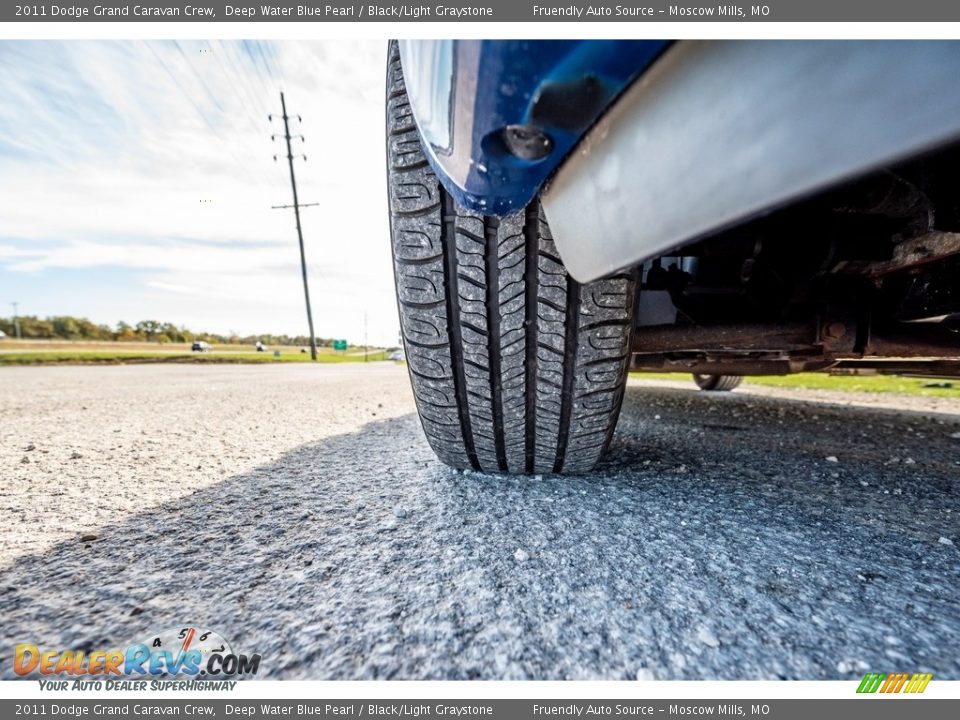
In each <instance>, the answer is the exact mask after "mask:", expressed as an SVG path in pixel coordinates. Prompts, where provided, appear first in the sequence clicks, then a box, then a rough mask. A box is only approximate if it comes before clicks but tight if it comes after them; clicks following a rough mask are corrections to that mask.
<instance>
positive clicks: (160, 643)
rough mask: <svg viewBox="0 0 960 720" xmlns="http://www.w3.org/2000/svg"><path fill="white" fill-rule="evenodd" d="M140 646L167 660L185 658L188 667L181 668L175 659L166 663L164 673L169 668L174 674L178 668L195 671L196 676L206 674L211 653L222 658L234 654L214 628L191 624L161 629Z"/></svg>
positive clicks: (168, 670) (178, 670)
mask: <svg viewBox="0 0 960 720" xmlns="http://www.w3.org/2000/svg"><path fill="white" fill-rule="evenodd" d="M144 645H146V646H147V647H148V648H149V649H150V654H151V655H165V656H166V657H169V658H171V659H172V658H185V659H186V658H189V662H188V663H187V665H188V666H190V668H189V669H187V668H185V667H184V668H181V667H180V666H178V664H177V663H176V661H174V662H173V663H169V664H168V665H167V668H166V669H167V672H171V671H172V674H174V675H175V674H177V673H178V672H180V671H181V670H183V671H185V672H187V673H189V674H193V673H196V672H197V670H199V674H200V675H206V674H207V673H206V668H207V667H208V666H209V665H210V660H211V658H212V656H214V655H219V656H220V657H221V658H224V657H227V656H232V655H233V654H234V652H233V648H232V647H230V643H229V642H227V640H226V638H224V637H223V635H221V634H220V633H218V632H216V631H215V630H208V629H206V628H201V627H193V626H191V627H179V628H172V629H170V630H164V631H163V632H161V633H158V634H156V635H154V636H152V637H148V638H147V639H145V640H144ZM191 670H192V672H191Z"/></svg>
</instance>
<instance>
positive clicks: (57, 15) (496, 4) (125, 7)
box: [0, 0, 960, 23]
mask: <svg viewBox="0 0 960 720" xmlns="http://www.w3.org/2000/svg"><path fill="white" fill-rule="evenodd" d="M0 21H2V22H114V21H115V22H164V21H171V22H271V21H276V22H304V21H311V22H376V21H380V22H493V21H500V22H503V21H507V22H523V21H526V22H590V21H594V22H687V21H690V22H896V23H900V22H911V21H913V22H917V21H924V22H954V21H960V3H958V2H956V1H955V0H758V2H757V4H751V3H741V4H737V5H722V4H716V3H705V2H701V1H697V0H686V1H684V0H680V1H679V2H664V1H663V0H636V1H635V2H629V1H628V2H623V3H609V2H607V3H598V4H591V3H582V2H564V0H478V1H477V2H475V3H465V2H458V1H457V0H450V1H448V2H440V3H438V2H425V3H392V2H383V0H375V1H374V2H365V3H364V2H344V0H331V1H330V2H316V0H300V1H299V2H295V1H293V0H279V1H275V2H252V1H251V0H235V1H233V2H222V0H139V2H138V1H136V0H135V1H134V2H127V1H126V0H104V1H103V2H96V1H95V0H64V1H63V2H52V3H51V2H39V3H32V4H30V3H26V2H24V3H7V2H4V3H3V4H2V7H0Z"/></svg>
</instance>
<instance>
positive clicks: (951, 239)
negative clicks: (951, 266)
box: [832, 230, 960, 280]
mask: <svg viewBox="0 0 960 720" xmlns="http://www.w3.org/2000/svg"><path fill="white" fill-rule="evenodd" d="M958 254H960V233H949V232H940V231H937V230H935V231H933V232H928V233H924V234H923V235H918V236H917V237H914V238H910V239H909V240H904V241H903V242H900V243H898V244H897V245H896V246H895V247H894V248H893V257H891V258H890V259H889V260H872V261H869V262H864V261H856V260H851V261H842V262H839V263H837V265H836V266H835V267H834V268H833V270H832V272H833V273H835V274H844V275H849V274H858V275H860V274H862V275H866V276H868V277H870V278H873V279H875V280H876V279H878V278H882V277H884V276H886V275H889V274H891V273H894V272H898V271H900V270H906V269H908V268H913V267H919V266H921V265H926V264H928V263H932V262H936V261H937V260H942V259H943V258H947V257H950V256H952V255H958Z"/></svg>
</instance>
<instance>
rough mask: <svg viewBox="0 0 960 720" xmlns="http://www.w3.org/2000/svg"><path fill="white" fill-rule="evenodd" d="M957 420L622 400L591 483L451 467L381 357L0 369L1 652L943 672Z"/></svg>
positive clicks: (750, 403) (951, 675)
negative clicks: (233, 653) (175, 640)
mask: <svg viewBox="0 0 960 720" xmlns="http://www.w3.org/2000/svg"><path fill="white" fill-rule="evenodd" d="M958 499H960V398H958V399H956V400H954V399H946V400H945V399H929V400H928V399H923V398H915V397H911V398H898V397H896V396H889V395H886V396H866V395H847V394H834V393H807V394H803V393H800V392H798V391H787V390H771V389H768V388H751V387H749V386H744V387H742V388H741V389H740V390H738V391H737V392H735V393H732V394H726V395H717V394H708V393H701V392H698V391H696V390H695V388H694V386H693V384H692V383H690V384H689V385H685V384H677V383H665V382H656V381H653V382H650V381H643V382H640V381H636V380H633V381H631V384H630V387H629V389H628V392H627V396H626V399H625V402H624V409H623V414H622V416H621V420H620V425H619V426H618V430H617V433H616V436H615V439H614V443H613V447H612V449H611V452H610V455H609V456H608V458H607V459H606V460H605V461H604V463H603V465H602V466H601V467H600V469H598V470H597V471H596V472H594V473H592V474H591V475H589V476H581V477H551V476H545V477H539V476H538V477H532V478H531V477H501V476H495V475H480V474H477V473H459V472H455V471H453V470H450V469H447V468H445V467H444V466H442V465H440V464H439V463H438V462H437V461H436V460H435V459H434V457H433V455H432V454H431V452H430V450H429V448H428V447H427V445H426V442H425V440H424V438H423V436H422V433H421V431H420V426H419V422H418V420H417V418H416V416H415V414H414V410H413V402H412V396H411V393H410V390H409V386H408V382H407V377H406V372H405V370H404V369H403V368H402V367H397V366H393V365H388V364H381V363H378V364H371V365H362V364H344V365H330V366H318V367H311V366H308V365H299V364H297V365H266V366H232V365H231V366H226V365H222V366H206V365H204V366H195V365H139V366H123V367H93V366H91V367H43V368H5V369H2V370H0V514H2V517H3V518H4V522H3V523H2V524H0V618H2V622H0V675H2V676H3V677H9V676H10V675H11V674H12V673H11V657H12V653H13V646H14V645H15V644H16V643H20V642H34V643H37V644H39V645H47V646H50V647H60V648H74V649H87V650H90V649H95V648H99V649H104V648H112V647H126V645H127V644H129V643H132V642H136V641H139V640H141V639H143V638H144V637H146V636H148V635H150V634H155V633H156V632H158V631H161V630H164V629H168V628H172V627H177V626H180V625H182V624H185V623H189V624H194V625H198V626H202V627H205V628H211V629H215V630H216V631H217V632H219V633H220V634H222V635H223V636H224V637H226V638H227V639H228V640H229V641H230V642H231V643H232V645H233V647H234V649H235V650H239V651H243V652H247V653H252V652H257V653H260V654H261V655H262V657H263V660H262V664H261V677H267V678H297V679H361V678H378V679H470V678H483V679H563V678H573V679H634V678H641V679H643V678H650V679H776V678H795V679H843V678H845V679H852V678H854V677H859V676H862V674H863V673H864V672H866V671H877V672H888V671H893V670H903V671H910V672H914V671H918V672H919V671H923V672H932V673H934V676H935V677H937V678H941V679H960V592H958V589H960V503H958Z"/></svg>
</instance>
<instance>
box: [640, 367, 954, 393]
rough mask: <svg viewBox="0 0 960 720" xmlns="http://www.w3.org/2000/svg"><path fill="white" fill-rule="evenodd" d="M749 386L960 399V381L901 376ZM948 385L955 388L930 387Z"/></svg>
mask: <svg viewBox="0 0 960 720" xmlns="http://www.w3.org/2000/svg"><path fill="white" fill-rule="evenodd" d="M630 376H631V377H637V378H649V379H652V380H678V381H681V382H689V383H690V384H691V385H693V379H692V378H691V376H690V375H688V374H685V373H630ZM744 383H745V384H747V385H764V386H767V387H783V388H795V389H799V390H828V391H831V390H832V391H836V392H867V393H891V394H897V395H925V396H928V397H948V398H960V379H954V380H940V379H935V378H911V377H903V376H900V375H828V374H826V373H798V374H796V375H767V376H758V377H748V378H746V379H745V380H744ZM934 383H936V384H943V383H948V384H951V385H953V387H926V386H928V385H931V384H934Z"/></svg>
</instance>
